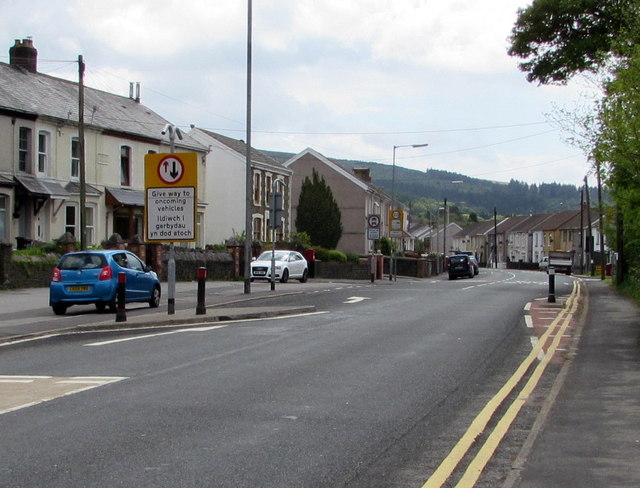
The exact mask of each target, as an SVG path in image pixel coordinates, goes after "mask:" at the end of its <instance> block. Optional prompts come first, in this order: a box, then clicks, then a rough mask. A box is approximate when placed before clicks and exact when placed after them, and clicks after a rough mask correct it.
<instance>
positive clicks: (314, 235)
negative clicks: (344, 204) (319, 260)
mask: <svg viewBox="0 0 640 488" xmlns="http://www.w3.org/2000/svg"><path fill="white" fill-rule="evenodd" d="M341 218H342V216H341V214H340V208H339V207H338V203H337V202H336V200H335V198H333V193H332V192H331V187H329V186H328V185H327V184H326V182H325V181H324V178H323V177H320V176H319V175H318V172H317V171H316V170H315V169H314V170H313V176H312V180H309V177H307V178H305V179H304V182H303V183H302V188H301V190H300V199H299V200H298V214H297V217H296V229H297V230H298V232H306V233H307V234H309V237H310V238H311V242H312V243H313V244H314V245H317V246H322V247H324V248H327V249H335V248H336V246H337V245H338V241H339V240H340V237H342V222H341Z"/></svg>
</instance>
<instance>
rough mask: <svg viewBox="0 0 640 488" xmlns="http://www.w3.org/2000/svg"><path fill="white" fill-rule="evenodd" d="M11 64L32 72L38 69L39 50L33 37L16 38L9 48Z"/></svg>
mask: <svg viewBox="0 0 640 488" xmlns="http://www.w3.org/2000/svg"><path fill="white" fill-rule="evenodd" d="M9 64H11V66H15V67H16V68H23V69H25V70H27V71H30V72H31V73H36V72H37V71H38V50H37V49H36V48H35V47H33V41H32V40H31V39H23V40H22V41H21V40H20V39H16V42H15V44H14V45H13V47H11V48H10V49H9Z"/></svg>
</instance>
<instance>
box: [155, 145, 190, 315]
mask: <svg viewBox="0 0 640 488" xmlns="http://www.w3.org/2000/svg"><path fill="white" fill-rule="evenodd" d="M144 186H145V207H144V209H145V212H144V228H145V240H146V241H148V242H169V243H171V246H173V243H174V242H195V241H196V204H197V197H198V155H197V154H196V153H169V154H166V153H163V154H147V155H146V156H145V158H144ZM170 261H171V260H170ZM171 264H173V266H175V262H173V263H171V262H170V265H171ZM170 268H171V266H170ZM172 271H173V270H172V269H169V294H168V313H169V315H172V314H173V313H174V311H175V292H174V291H173V290H174V289H175V271H173V272H172ZM172 291H173V292H172Z"/></svg>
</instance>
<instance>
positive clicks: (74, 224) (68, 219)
mask: <svg viewBox="0 0 640 488" xmlns="http://www.w3.org/2000/svg"><path fill="white" fill-rule="evenodd" d="M64 213H65V215H64V231H65V232H69V233H70V234H71V235H73V236H78V207H77V206H76V204H75V203H70V204H67V205H66V206H65V210H64Z"/></svg>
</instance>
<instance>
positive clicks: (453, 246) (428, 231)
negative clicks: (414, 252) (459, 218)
mask: <svg viewBox="0 0 640 488" xmlns="http://www.w3.org/2000/svg"><path fill="white" fill-rule="evenodd" d="M461 230H462V227H460V226H459V225H458V224H456V223H455V222H449V223H448V224H447V226H446V230H445V226H444V225H439V226H438V225H425V226H420V227H416V228H413V229H412V230H411V233H412V234H413V236H414V237H415V239H416V240H420V241H422V242H424V244H425V249H426V251H427V252H431V253H436V254H451V253H452V252H454V251H467V249H463V248H462V247H465V246H464V243H463V242H462V241H457V240H456V239H455V236H456V235H457V234H458V232H460V231H461ZM445 240H446V242H445Z"/></svg>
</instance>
